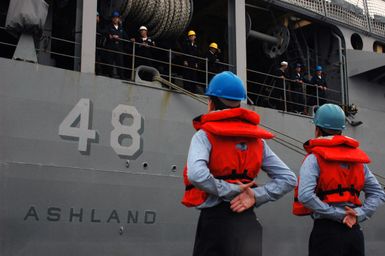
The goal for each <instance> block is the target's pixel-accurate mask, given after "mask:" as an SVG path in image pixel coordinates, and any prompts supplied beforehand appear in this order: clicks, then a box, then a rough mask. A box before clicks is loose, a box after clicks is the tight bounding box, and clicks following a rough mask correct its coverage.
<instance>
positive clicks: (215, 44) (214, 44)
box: [209, 43, 218, 50]
mask: <svg viewBox="0 0 385 256" xmlns="http://www.w3.org/2000/svg"><path fill="white" fill-rule="evenodd" d="M209 47H210V48H214V49H216V50H218V44H217V43H211V44H210V45H209Z"/></svg>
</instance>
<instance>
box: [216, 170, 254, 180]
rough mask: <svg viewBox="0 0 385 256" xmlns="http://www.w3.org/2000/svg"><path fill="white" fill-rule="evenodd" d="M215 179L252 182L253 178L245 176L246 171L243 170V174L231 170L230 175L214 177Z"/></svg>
mask: <svg viewBox="0 0 385 256" xmlns="http://www.w3.org/2000/svg"><path fill="white" fill-rule="evenodd" d="M215 178H216V179H219V180H250V181H252V180H253V178H251V177H249V176H247V170H244V171H243V173H237V171H236V170H232V171H231V174H230V175H223V176H215Z"/></svg>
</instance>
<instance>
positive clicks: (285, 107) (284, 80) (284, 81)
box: [282, 78, 287, 112]
mask: <svg viewBox="0 0 385 256" xmlns="http://www.w3.org/2000/svg"><path fill="white" fill-rule="evenodd" d="M282 80H283V103H284V110H285V112H287V102H286V79H285V78H282Z"/></svg>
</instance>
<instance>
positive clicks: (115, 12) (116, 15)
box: [111, 11, 120, 17]
mask: <svg viewBox="0 0 385 256" xmlns="http://www.w3.org/2000/svg"><path fill="white" fill-rule="evenodd" d="M111 16H112V17H119V16H120V13H119V12H118V11H113V12H112V15H111Z"/></svg>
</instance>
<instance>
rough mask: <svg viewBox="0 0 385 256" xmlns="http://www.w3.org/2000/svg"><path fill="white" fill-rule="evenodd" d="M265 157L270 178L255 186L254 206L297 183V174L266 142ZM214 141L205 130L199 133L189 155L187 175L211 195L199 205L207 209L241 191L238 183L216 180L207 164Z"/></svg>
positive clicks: (278, 196)
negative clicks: (264, 182)
mask: <svg viewBox="0 0 385 256" xmlns="http://www.w3.org/2000/svg"><path fill="white" fill-rule="evenodd" d="M263 148H264V149H263V158H262V167H261V169H262V170H263V171H265V172H266V173H267V175H268V176H269V177H270V178H271V181H269V182H268V183H266V184H265V185H262V186H258V187H256V188H253V191H254V195H255V201H256V203H255V206H256V207H258V206H260V205H262V204H264V203H266V202H268V201H275V200H277V199H279V198H281V197H282V196H283V195H284V194H286V193H288V192H289V191H291V190H293V189H294V187H295V186H296V184H297V178H296V176H295V174H294V173H293V172H292V171H291V170H290V169H289V167H287V165H286V164H285V163H283V162H282V160H281V159H279V157H278V156H277V155H276V154H275V153H274V152H273V151H272V150H271V149H270V147H269V146H268V145H267V144H266V142H265V141H263ZM210 151H211V143H210V141H209V140H208V138H207V135H206V133H205V132H204V131H203V130H199V131H198V132H196V133H195V134H194V136H193V138H192V140H191V145H190V150H189V153H188V158H187V177H188V179H189V181H190V182H191V183H192V184H193V185H194V186H195V187H197V188H199V189H201V190H203V191H205V192H207V193H208V194H209V196H208V198H207V200H206V201H205V202H204V203H203V204H201V205H199V206H198V207H197V208H198V209H202V208H208V207H213V206H215V205H218V204H219V203H221V202H222V201H231V200H232V199H233V198H234V197H235V196H237V195H238V194H239V193H240V190H239V185H236V184H231V183H228V182H226V181H224V180H220V179H216V178H214V176H213V175H212V174H211V173H210V170H209V169H208V167H207V165H208V162H209V159H210Z"/></svg>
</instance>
